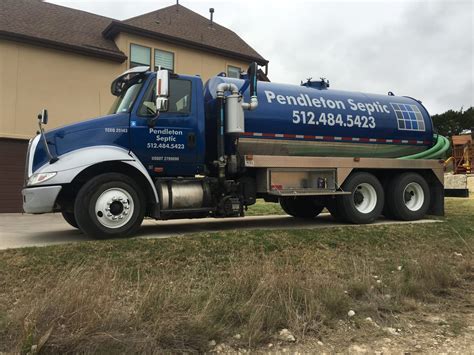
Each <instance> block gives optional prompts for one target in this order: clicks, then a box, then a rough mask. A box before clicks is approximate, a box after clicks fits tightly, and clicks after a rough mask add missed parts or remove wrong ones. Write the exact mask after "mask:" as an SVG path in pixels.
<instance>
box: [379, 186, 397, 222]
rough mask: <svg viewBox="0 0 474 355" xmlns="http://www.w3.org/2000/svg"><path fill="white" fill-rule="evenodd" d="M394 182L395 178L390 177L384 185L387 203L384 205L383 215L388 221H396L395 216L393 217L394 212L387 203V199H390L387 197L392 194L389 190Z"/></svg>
mask: <svg viewBox="0 0 474 355" xmlns="http://www.w3.org/2000/svg"><path fill="white" fill-rule="evenodd" d="M392 182H393V177H388V178H386V179H385V180H384V182H383V184H382V186H383V191H384V194H385V203H384V205H383V209H382V214H383V215H384V217H385V218H387V219H396V218H395V216H394V215H393V212H392V210H391V209H390V207H389V206H388V203H387V199H388V197H387V196H388V194H389V192H390V191H389V190H390V189H391V186H392Z"/></svg>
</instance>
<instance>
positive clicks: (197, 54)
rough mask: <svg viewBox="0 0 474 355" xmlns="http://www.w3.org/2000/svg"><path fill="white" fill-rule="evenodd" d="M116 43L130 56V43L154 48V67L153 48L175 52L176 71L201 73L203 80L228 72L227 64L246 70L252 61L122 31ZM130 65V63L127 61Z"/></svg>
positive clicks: (193, 73) (190, 73) (180, 72)
mask: <svg viewBox="0 0 474 355" xmlns="http://www.w3.org/2000/svg"><path fill="white" fill-rule="evenodd" d="M115 43H116V44H117V47H119V49H120V50H121V51H122V52H124V53H126V54H127V56H128V57H129V56H130V44H131V43H133V44H139V45H141V46H145V47H150V48H151V49H152V55H151V57H152V63H151V64H152V67H154V65H155V63H154V62H153V60H154V54H153V49H155V48H156V49H161V50H164V51H168V52H173V53H174V71H175V72H176V73H178V74H189V75H196V74H199V75H201V77H202V80H203V82H206V81H207V80H208V79H209V78H210V77H211V76H213V75H216V74H218V73H220V72H227V66H229V65H231V66H235V67H239V68H241V69H242V70H246V69H247V67H248V66H249V64H250V62H244V61H240V60H236V59H233V58H230V57H225V56H221V55H217V54H213V53H209V52H205V51H200V50H197V49H191V48H187V47H183V46H179V45H174V44H170V43H167V42H162V41H158V40H154V39H149V38H144V37H139V36H136V35H131V34H128V33H121V34H119V35H118V36H117V37H116V38H115ZM127 65H128V63H127Z"/></svg>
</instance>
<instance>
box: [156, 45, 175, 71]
mask: <svg viewBox="0 0 474 355" xmlns="http://www.w3.org/2000/svg"><path fill="white" fill-rule="evenodd" d="M156 51H161V52H164V53H170V54H171V55H172V56H173V68H172V69H171V70H170V69H168V68H163V69H166V70H170V72H171V73H174V68H175V66H176V65H175V58H176V56H175V54H174V52H171V51H165V50H164V49H161V48H153V68H154V69H155V71H157V70H158V67H157V65H156Z"/></svg>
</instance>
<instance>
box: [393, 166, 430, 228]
mask: <svg viewBox="0 0 474 355" xmlns="http://www.w3.org/2000/svg"><path fill="white" fill-rule="evenodd" d="M429 205H430V190H429V186H428V183H427V182H426V180H425V179H424V178H423V177H422V176H421V175H419V174H416V173H403V174H400V175H398V176H396V177H394V178H393V180H392V182H391V186H390V187H389V189H387V209H388V211H390V214H391V215H393V217H394V218H396V219H399V220H402V221H413V220H416V219H421V218H423V217H424V216H425V214H426V213H427V212H428V208H429Z"/></svg>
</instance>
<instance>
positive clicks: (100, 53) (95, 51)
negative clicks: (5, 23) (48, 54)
mask: <svg viewBox="0 0 474 355" xmlns="http://www.w3.org/2000/svg"><path fill="white" fill-rule="evenodd" d="M0 39H6V40H10V41H14V42H21V43H27V44H32V45H35V46H41V47H46V48H52V49H59V50H63V51H66V52H73V53H77V54H83V55H87V56H90V57H96V58H101V59H107V60H111V61H114V62H118V63H123V62H124V61H125V60H127V56H126V55H125V54H123V52H121V51H118V52H112V51H108V50H106V49H101V48H97V47H84V46H77V45H74V44H69V43H62V42H57V41H53V40H50V39H45V38H38V37H33V36H28V35H23V34H19V33H13V32H6V31H0Z"/></svg>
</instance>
